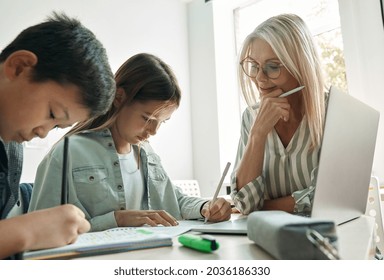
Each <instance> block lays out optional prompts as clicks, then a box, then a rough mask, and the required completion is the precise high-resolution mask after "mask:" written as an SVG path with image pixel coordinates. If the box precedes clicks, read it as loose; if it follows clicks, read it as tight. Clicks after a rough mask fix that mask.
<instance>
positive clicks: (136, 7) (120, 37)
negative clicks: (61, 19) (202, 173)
mask: <svg viewBox="0 0 384 280" xmlns="http://www.w3.org/2000/svg"><path fill="white" fill-rule="evenodd" d="M53 10H55V11H64V12H65V13H67V14H68V15H69V16H73V17H77V18H78V19H80V20H81V21H82V23H83V24H84V25H85V26H87V27H88V28H90V29H91V30H92V31H93V32H94V33H95V34H96V36H97V37H98V38H99V39H100V40H101V41H102V42H103V44H104V46H105V48H106V49H107V53H108V56H109V59H110V63H111V66H112V70H113V71H114V72H115V71H116V70H117V68H118V67H119V66H120V64H122V63H123V62H124V61H125V60H126V59H127V58H128V57H130V56H132V55H134V54H136V53H138V52H149V53H152V54H155V55H157V56H159V57H160V58H161V59H163V60H164V61H165V62H167V63H168V64H169V65H170V66H171V67H172V68H173V70H174V71H175V73H176V76H177V78H178V80H179V83H180V86H181V89H182V92H183V98H182V102H181V106H180V108H179V109H178V110H177V111H176V112H175V113H174V115H173V116H172V119H171V120H170V121H168V122H167V123H166V124H165V125H163V126H162V128H161V129H160V131H159V133H158V135H156V137H154V138H153V139H152V140H151V142H152V144H153V146H154V148H155V150H156V151H157V152H158V154H159V155H160V156H161V158H162V161H163V165H164V166H165V168H166V170H167V171H168V173H169V175H170V176H171V178H173V179H193V178H194V174H193V165H192V163H193V159H192V140H191V139H192V136H191V108H190V90H189V88H190V82H189V69H188V64H189V62H188V59H189V57H188V50H189V47H188V31H187V4H186V3H185V2H183V1H180V0H156V1H153V0H111V1H104V0H82V1H78V0H66V1H60V0H33V1H28V0H0V28H1V31H0V49H3V48H4V47H5V46H6V45H7V44H8V43H10V42H11V40H13V39H14V38H15V36H16V35H17V34H18V33H19V32H20V31H22V30H23V29H24V28H26V27H28V26H30V25H33V24H36V23H38V22H40V21H42V20H44V19H45V18H46V17H47V16H48V15H49V14H50V13H51V11H53ZM54 133H55V132H54ZM60 136H61V134H60V133H59V132H56V135H55V136H54V137H53V138H54V139H57V138H58V137H60ZM47 141H48V140H45V144H47ZM50 142H51V141H48V143H50ZM31 144H34V145H35V144H36V141H34V142H33V143H31ZM29 146H30V145H29ZM45 152H46V149H45V148H41V147H40V148H39V147H37V148H28V149H26V153H25V155H24V158H25V162H24V171H25V172H23V178H22V180H23V181H31V180H33V178H34V173H35V169H36V165H37V163H38V162H39V161H40V160H41V159H42V157H43V155H44V153H45Z"/></svg>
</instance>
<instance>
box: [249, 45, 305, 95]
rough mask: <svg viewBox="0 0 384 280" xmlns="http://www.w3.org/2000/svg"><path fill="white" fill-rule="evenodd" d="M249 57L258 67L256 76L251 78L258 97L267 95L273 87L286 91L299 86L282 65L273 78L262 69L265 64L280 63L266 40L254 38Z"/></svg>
mask: <svg viewBox="0 0 384 280" xmlns="http://www.w3.org/2000/svg"><path fill="white" fill-rule="evenodd" d="M249 58H250V59H252V60H254V62H255V63H256V65H257V66H258V67H260V68H259V69H260V70H259V71H258V72H257V75H256V77H255V78H252V81H253V82H254V83H255V85H256V87H257V89H258V90H259V93H260V97H262V96H264V95H267V94H268V93H270V92H271V91H273V90H275V89H281V90H282V91H283V92H287V91H289V90H291V89H293V88H296V87H298V86H299V83H298V82H297V81H296V79H295V78H294V77H293V76H292V75H291V74H290V73H289V72H288V70H287V69H286V68H285V67H284V66H282V67H280V75H279V76H278V77H277V78H275V79H271V78H269V77H268V76H267V75H266V74H265V73H264V72H263V71H262V68H263V67H265V65H266V64H268V65H270V64H271V65H279V64H281V61H280V60H279V59H278V58H277V56H276V54H275V53H274V52H273V50H272V48H271V46H270V45H269V44H268V43H267V42H266V41H264V40H262V39H259V38H257V39H255V40H254V41H253V43H252V46H251V52H250V55H249Z"/></svg>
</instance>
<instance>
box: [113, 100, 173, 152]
mask: <svg viewBox="0 0 384 280" xmlns="http://www.w3.org/2000/svg"><path fill="white" fill-rule="evenodd" d="M163 107H164V101H157V100H151V101H135V102H132V103H130V104H129V105H126V106H124V107H123V108H122V110H121V111H120V113H119V115H118V116H117V118H116V121H115V122H114V124H113V126H112V128H111V131H112V137H113V140H114V142H115V146H116V148H117V151H118V152H119V153H127V152H129V151H130V144H138V143H140V142H142V141H144V140H146V139H148V138H149V137H150V136H152V135H155V134H156V132H157V130H158V129H159V128H160V125H161V124H162V123H163V122H165V121H167V120H169V119H170V118H171V115H172V114H173V112H174V111H175V110H176V109H177V105H176V104H174V105H168V106H167V107H165V108H163ZM127 149H128V150H127Z"/></svg>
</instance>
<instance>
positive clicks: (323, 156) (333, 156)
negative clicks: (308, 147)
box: [311, 87, 380, 225]
mask: <svg viewBox="0 0 384 280" xmlns="http://www.w3.org/2000/svg"><path fill="white" fill-rule="evenodd" d="M329 98H330V99H329V102H328V109H327V116H326V121H325V128H324V136H323V142H322V147H321V152H320V161H319V169H318V174H317V182H316V189H315V194H314V201H313V206H312V213H311V217H313V218H321V219H329V220H333V221H334V222H335V223H336V224H337V225H339V224H342V223H345V222H347V221H350V220H352V219H355V218H358V217H360V216H361V215H362V214H364V213H365V209H366V204H367V199H368V190H369V182H370V178H371V171H372V164H373V157H374V152H375V144H376V136H377V129H378V124H379V117H380V114H379V112H377V111H376V110H374V109H373V108H371V107H369V106H368V105H366V104H364V103H362V102H361V101H359V100H357V99H356V98H354V97H352V96H351V95H348V94H345V93H342V92H341V91H339V90H338V89H337V88H334V87H332V88H331V93H330V97H329Z"/></svg>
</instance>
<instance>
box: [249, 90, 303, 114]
mask: <svg viewBox="0 0 384 280" xmlns="http://www.w3.org/2000/svg"><path fill="white" fill-rule="evenodd" d="M303 88H305V86H300V87H297V88H294V89H291V90H289V91H287V92H284V93H282V94H280V95H279V97H287V96H290V95H291V94H294V93H295V92H298V91H300V90H302V89H303ZM257 108H259V105H258V104H256V105H253V106H252V109H253V110H255V109H257Z"/></svg>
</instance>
